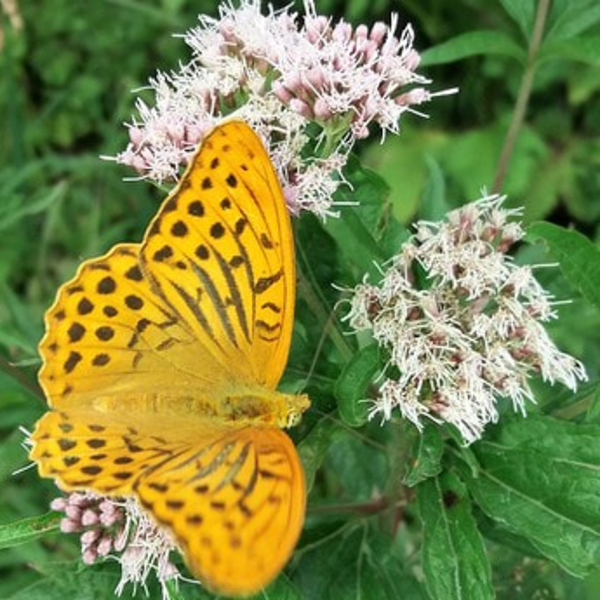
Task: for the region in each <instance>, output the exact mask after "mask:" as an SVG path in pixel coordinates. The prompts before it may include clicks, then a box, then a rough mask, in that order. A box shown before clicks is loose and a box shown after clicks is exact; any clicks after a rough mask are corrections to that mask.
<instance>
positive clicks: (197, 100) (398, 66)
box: [116, 0, 434, 215]
mask: <svg viewBox="0 0 600 600" xmlns="http://www.w3.org/2000/svg"><path fill="white" fill-rule="evenodd" d="M304 8H305V13H306V14H305V16H304V18H303V19H301V18H300V17H299V16H298V15H297V14H296V13H294V12H291V11H290V10H289V9H284V10H281V11H274V10H273V9H272V8H269V10H268V12H267V13H266V14H263V13H262V12H261V3H260V1H259V0H242V2H241V3H240V5H239V7H234V6H233V5H232V4H224V5H222V6H221V7H220V9H219V17H218V18H216V19H215V18H210V17H206V16H201V17H200V18H199V21H200V23H199V25H198V26H197V27H195V28H193V29H191V30H190V31H188V32H187V33H185V34H184V35H183V38H184V40H185V42H186V43H187V45H188V46H189V47H190V49H191V51H192V60H191V61H190V62H189V63H187V64H185V65H183V66H182V67H181V68H180V69H179V71H176V72H172V73H168V74H167V73H161V72H159V73H158V74H157V75H156V76H155V77H154V78H153V79H151V80H150V88H151V89H152V91H153V92H154V94H155V102H154V105H153V106H148V105H147V104H146V103H145V102H144V101H142V100H141V99H138V101H137V103H136V106H137V111H138V116H137V117H136V118H134V119H133V121H132V123H131V124H129V138H130V143H129V145H128V147H127V148H126V150H125V151H124V152H122V153H120V154H119V155H118V156H117V157H116V159H117V161H118V162H120V163H123V164H126V165H129V166H131V167H133V168H134V169H135V170H136V171H137V172H138V173H140V174H141V175H142V176H143V177H147V178H150V179H152V180H155V181H159V182H160V181H163V180H165V179H177V177H178V175H179V173H180V172H181V168H182V167H183V166H185V164H186V163H187V162H188V161H189V160H190V158H191V156H192V154H193V152H194V149H195V147H196V146H197V145H198V143H199V142H200V140H201V139H202V137H203V136H204V134H205V133H206V132H207V131H208V130H210V129H212V127H214V125H216V124H217V123H218V122H219V121H220V120H222V119H223V118H226V117H228V116H236V117H237V118H242V119H244V120H247V121H248V122H249V123H250V125H252V126H253V127H254V128H255V129H256V130H257V131H259V133H260V135H261V137H262V139H263V141H264V143H265V145H266V147H267V149H268V150H269V153H270V156H271V159H272V161H273V164H274V165H275V168H276V170H277V171H278V174H279V176H280V179H281V181H282V186H283V188H284V190H285V191H286V198H287V199H288V200H289V203H290V204H289V205H290V209H291V210H293V211H296V212H297V211H299V210H310V211H312V212H315V213H317V214H319V215H327V214H333V211H332V210H331V206H332V203H333V199H332V195H333V192H334V191H335V189H336V188H337V187H338V185H339V184H340V183H341V182H343V177H342V176H341V174H340V171H341V168H342V167H343V166H344V164H345V162H346V157H347V156H348V153H349V151H350V149H351V148H352V145H353V144H354V142H355V140H356V139H357V138H364V137H366V136H367V135H369V127H370V125H371V124H377V125H378V126H379V127H380V128H381V129H382V130H383V131H392V132H394V133H397V132H398V128H399V119H400V116H401V115H402V113H404V112H405V111H406V110H411V107H412V106H415V105H418V104H421V103H422V102H425V101H428V100H429V99H431V97H432V96H433V95H434V94H430V93H429V92H427V91H426V90H425V89H424V87H423V85H425V84H427V83H429V81H428V80H426V79H425V78H424V77H422V76H421V75H418V74H417V73H416V72H415V69H416V68H417V66H418V64H419V55H418V54H417V52H416V51H415V50H414V48H413V38H414V36H413V32H412V29H411V27H410V26H407V27H405V29H404V30H403V31H402V32H401V33H400V34H397V32H396V30H397V23H398V18H397V16H396V15H393V16H392V18H391V23H390V25H385V24H383V23H376V24H375V25H373V26H372V27H371V28H370V29H369V28H368V27H366V26H365V25H359V26H358V27H352V26H351V25H350V24H348V23H345V22H344V21H339V22H337V23H333V22H332V21H331V19H329V18H327V17H325V16H322V15H319V14H317V12H316V9H315V4H314V2H313V1H312V0H306V1H305V3H304ZM309 125H312V130H311V134H310V135H309V134H308V131H307V129H308V126H309ZM307 150H309V151H308V152H307ZM307 156H310V157H312V158H306V157H307ZM315 182H319V184H321V183H322V184H323V185H322V187H321V191H320V192H318V193H315V189H316V187H315ZM323 190H324V191H323Z"/></svg>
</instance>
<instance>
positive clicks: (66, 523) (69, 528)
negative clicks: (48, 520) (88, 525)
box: [60, 519, 80, 533]
mask: <svg viewBox="0 0 600 600" xmlns="http://www.w3.org/2000/svg"><path fill="white" fill-rule="evenodd" d="M79 529H80V525H79V523H76V522H75V521H72V520H71V519H61V520H60V530H61V531H62V532H63V533H75V532H76V531H79Z"/></svg>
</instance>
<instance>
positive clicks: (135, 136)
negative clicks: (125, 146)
mask: <svg viewBox="0 0 600 600" xmlns="http://www.w3.org/2000/svg"><path fill="white" fill-rule="evenodd" d="M129 139H130V140H131V143H132V144H133V145H134V146H140V145H141V144H142V142H143V141H144V132H143V131H142V130H141V129H140V128H139V127H130V128H129Z"/></svg>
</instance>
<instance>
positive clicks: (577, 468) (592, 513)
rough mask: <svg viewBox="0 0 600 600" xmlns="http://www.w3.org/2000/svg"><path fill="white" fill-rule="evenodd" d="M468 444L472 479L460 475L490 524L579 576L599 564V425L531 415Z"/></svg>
mask: <svg viewBox="0 0 600 600" xmlns="http://www.w3.org/2000/svg"><path fill="white" fill-rule="evenodd" d="M496 434H497V437H496V439H494V440H493V441H481V442H478V443H477V444H475V445H473V447H472V448H473V451H474V452H475V454H476V455H477V458H478V461H479V463H480V469H479V472H478V477H474V476H473V475H472V474H471V473H469V472H468V470H467V469H463V470H461V472H462V473H463V475H464V477H465V479H466V481H467V482H468V486H469V489H470V491H471V493H472V494H473V496H474V499H475V501H476V502H477V503H478V504H479V506H480V507H481V508H482V509H483V510H484V512H485V513H486V514H487V515H488V516H489V517H490V518H492V519H495V520H497V521H498V522H499V523H501V524H502V525H503V526H504V527H507V528H508V529H509V530H511V531H513V532H514V533H516V534H518V535H521V536H524V537H526V538H528V539H529V541H530V542H531V543H532V544H533V545H534V546H535V547H536V548H537V550H539V552H541V553H542V554H543V555H544V556H546V557H547V558H549V559H551V560H553V561H555V562H556V563H558V564H559V565H560V566H561V567H562V568H563V569H565V570H567V571H568V572H569V573H571V574H573V575H576V576H579V577H583V576H585V575H586V574H587V573H589V572H590V571H591V570H592V569H594V568H595V566H596V565H597V564H598V561H599V560H600V502H598V498H600V444H599V443H598V440H599V439H600V426H599V425H582V424H576V423H570V422H567V421H560V420H557V419H552V418H551V417H547V416H543V415H530V416H529V417H527V418H526V419H523V418H513V419H511V420H506V421H505V423H504V425H503V427H501V428H498V430H497V432H496Z"/></svg>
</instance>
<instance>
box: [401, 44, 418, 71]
mask: <svg viewBox="0 0 600 600" xmlns="http://www.w3.org/2000/svg"><path fill="white" fill-rule="evenodd" d="M404 64H405V65H406V68H407V69H409V70H410V71H415V70H416V69H417V67H418V66H419V65H420V64H421V55H420V54H419V53H418V52H417V51H416V50H415V49H414V48H411V49H410V50H409V51H408V52H407V53H406V55H405V56H404Z"/></svg>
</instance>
